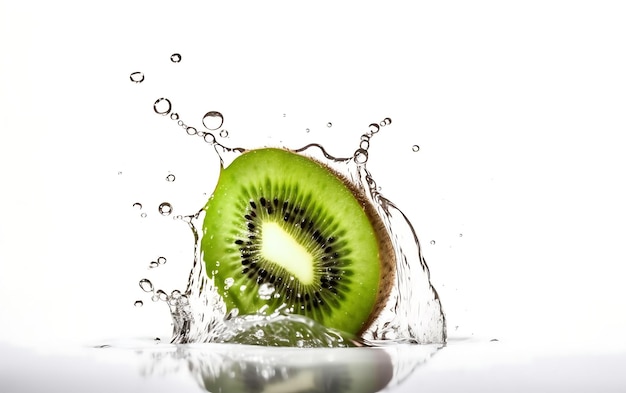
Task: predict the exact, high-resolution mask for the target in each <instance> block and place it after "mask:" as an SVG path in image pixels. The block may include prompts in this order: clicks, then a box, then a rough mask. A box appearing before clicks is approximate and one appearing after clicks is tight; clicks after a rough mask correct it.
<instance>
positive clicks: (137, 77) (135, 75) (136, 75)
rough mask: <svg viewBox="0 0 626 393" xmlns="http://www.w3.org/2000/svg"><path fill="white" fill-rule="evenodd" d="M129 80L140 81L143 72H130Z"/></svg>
mask: <svg viewBox="0 0 626 393" xmlns="http://www.w3.org/2000/svg"><path fill="white" fill-rule="evenodd" d="M130 80H131V81H132V82H135V83H141V82H143V80H144V76H143V72H139V71H137V72H133V73H132V74H130Z"/></svg>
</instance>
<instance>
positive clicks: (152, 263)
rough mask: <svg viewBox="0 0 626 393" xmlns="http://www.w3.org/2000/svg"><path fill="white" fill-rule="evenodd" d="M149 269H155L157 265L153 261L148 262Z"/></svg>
mask: <svg viewBox="0 0 626 393" xmlns="http://www.w3.org/2000/svg"><path fill="white" fill-rule="evenodd" d="M149 267H150V269H154V268H155V267H159V264H158V263H156V262H155V261H152V262H150V266H149Z"/></svg>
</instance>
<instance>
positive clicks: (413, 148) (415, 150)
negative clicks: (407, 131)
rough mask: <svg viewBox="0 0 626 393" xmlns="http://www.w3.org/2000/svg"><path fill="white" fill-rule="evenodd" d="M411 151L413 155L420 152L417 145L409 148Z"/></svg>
mask: <svg viewBox="0 0 626 393" xmlns="http://www.w3.org/2000/svg"><path fill="white" fill-rule="evenodd" d="M411 150H413V151H414V152H415V153H417V152H418V151H420V147H419V146H418V145H413V146H412V147H411Z"/></svg>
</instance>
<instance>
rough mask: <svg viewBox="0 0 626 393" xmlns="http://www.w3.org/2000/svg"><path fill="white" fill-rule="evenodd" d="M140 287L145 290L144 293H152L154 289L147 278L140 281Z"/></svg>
mask: <svg viewBox="0 0 626 393" xmlns="http://www.w3.org/2000/svg"><path fill="white" fill-rule="evenodd" d="M139 286H140V287H141V289H143V291H144V292H152V290H153V289H154V288H152V283H151V282H150V280H148V279H147V278H144V279H142V280H141V281H139Z"/></svg>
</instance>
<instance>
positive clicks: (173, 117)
mask: <svg viewBox="0 0 626 393" xmlns="http://www.w3.org/2000/svg"><path fill="white" fill-rule="evenodd" d="M170 119H172V120H178V119H179V117H178V113H176V112H172V114H171V115H170Z"/></svg>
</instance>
